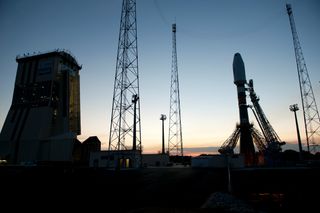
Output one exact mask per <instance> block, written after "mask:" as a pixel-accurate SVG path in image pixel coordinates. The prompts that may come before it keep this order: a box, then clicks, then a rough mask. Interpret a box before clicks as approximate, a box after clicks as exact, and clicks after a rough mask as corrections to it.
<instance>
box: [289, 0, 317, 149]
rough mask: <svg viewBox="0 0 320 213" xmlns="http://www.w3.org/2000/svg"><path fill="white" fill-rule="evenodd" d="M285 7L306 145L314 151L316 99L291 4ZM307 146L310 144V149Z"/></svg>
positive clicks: (315, 145)
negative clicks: (291, 40) (290, 33)
mask: <svg viewBox="0 0 320 213" xmlns="http://www.w3.org/2000/svg"><path fill="white" fill-rule="evenodd" d="M286 8H287V12H288V15H289V21H290V26H291V31H292V37H293V45H294V52H295V57H296V63H297V70H298V77H299V85H300V95H301V100H302V109H303V116H304V117H303V118H304V125H305V131H306V140H307V147H308V151H309V152H310V151H312V152H316V151H317V150H316V147H317V146H318V145H319V137H320V117H319V112H318V108H317V104H316V100H315V98H314V94H313V89H312V86H311V81H310V78H309V74H308V70H307V65H306V62H305V60H304V57H303V54H302V48H301V46H300V42H299V38H298V33H297V30H296V26H295V22H294V18H293V13H292V8H291V5H290V4H287V5H286ZM309 146H311V150H310V147H309Z"/></svg>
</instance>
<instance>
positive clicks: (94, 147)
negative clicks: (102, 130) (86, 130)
mask: <svg viewBox="0 0 320 213" xmlns="http://www.w3.org/2000/svg"><path fill="white" fill-rule="evenodd" d="M98 151H101V141H100V140H99V138H98V137H97V136H91V137H89V138H87V139H86V140H85V141H83V142H82V144H81V160H82V161H85V162H88V163H89V160H90V153H91V152H98Z"/></svg>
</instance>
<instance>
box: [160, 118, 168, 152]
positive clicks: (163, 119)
mask: <svg viewBox="0 0 320 213" xmlns="http://www.w3.org/2000/svg"><path fill="white" fill-rule="evenodd" d="M166 119H167V116H166V115H164V114H161V117H160V120H162V154H163V155H164V154H165V150H164V121H165V120H166Z"/></svg>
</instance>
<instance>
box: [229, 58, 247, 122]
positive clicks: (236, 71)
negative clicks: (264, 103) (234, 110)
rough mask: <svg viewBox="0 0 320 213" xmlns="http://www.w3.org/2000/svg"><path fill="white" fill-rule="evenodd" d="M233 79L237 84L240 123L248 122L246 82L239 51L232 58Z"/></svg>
mask: <svg viewBox="0 0 320 213" xmlns="http://www.w3.org/2000/svg"><path fill="white" fill-rule="evenodd" d="M233 79H234V84H235V85H236V86H237V92H238V104H239V115H240V125H244V124H249V116H248V107H247V100H246V91H245V84H246V83H247V80H246V72H245V69H244V63H243V60H242V58H241V55H240V54H239V53H236V54H235V55H234V58H233Z"/></svg>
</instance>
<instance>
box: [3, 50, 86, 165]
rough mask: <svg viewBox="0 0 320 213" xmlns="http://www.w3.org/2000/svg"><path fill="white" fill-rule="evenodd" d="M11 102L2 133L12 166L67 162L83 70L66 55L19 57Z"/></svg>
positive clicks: (75, 131) (75, 127)
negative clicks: (80, 73) (25, 163)
mask: <svg viewBox="0 0 320 213" xmlns="http://www.w3.org/2000/svg"><path fill="white" fill-rule="evenodd" d="M16 61H17V63H18V69H17V74H16V80H15V85H14V93H13V98H12V104H11V107H10V109H9V112H8V115H7V117H6V120H5V123H4V125H3V128H2V130H1V134H0V157H1V158H2V159H6V160H8V161H9V162H11V163H22V162H38V161H71V160H72V152H73V146H74V143H75V140H76V137H77V135H79V134H80V133H81V129H80V77H79V71H80V69H81V66H80V65H79V64H78V62H77V61H76V59H75V58H74V57H73V56H72V55H71V54H70V53H68V52H66V51H61V50H55V51H52V52H47V53H42V54H34V55H29V54H27V55H24V56H22V57H21V56H17V58H16Z"/></svg>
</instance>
